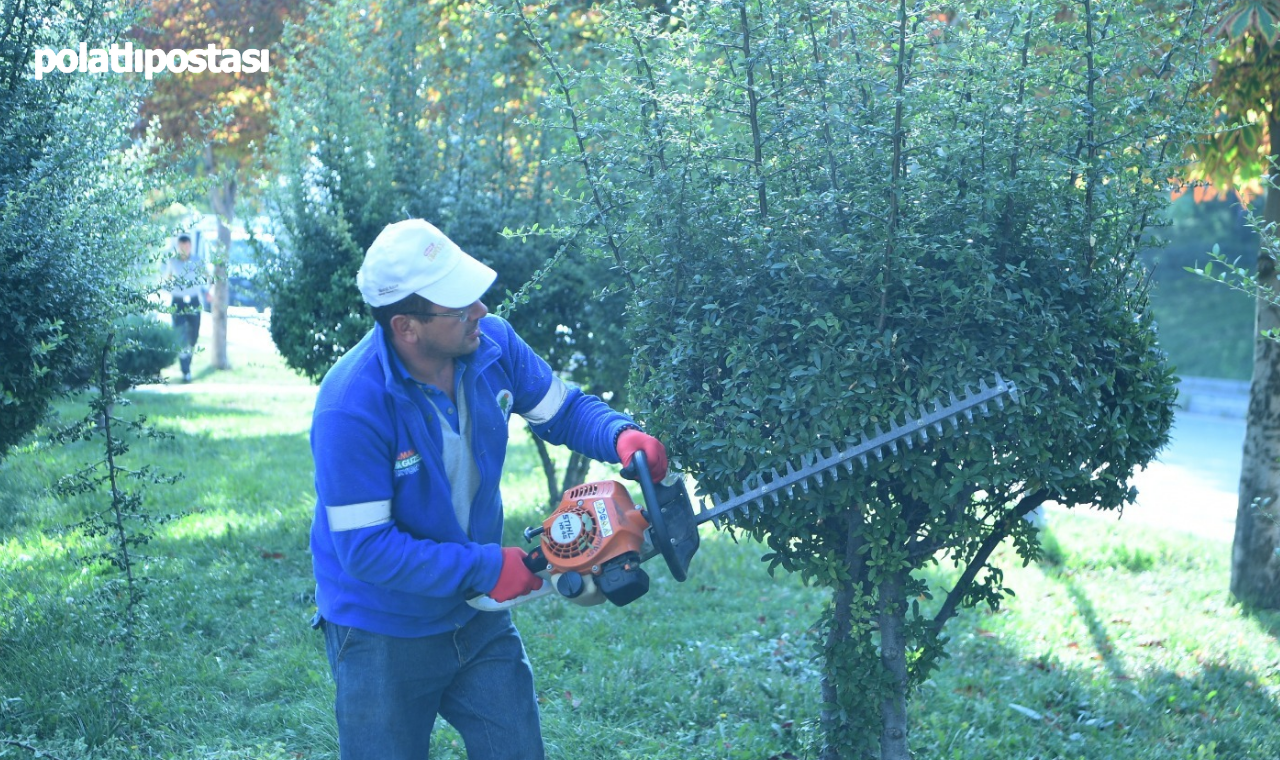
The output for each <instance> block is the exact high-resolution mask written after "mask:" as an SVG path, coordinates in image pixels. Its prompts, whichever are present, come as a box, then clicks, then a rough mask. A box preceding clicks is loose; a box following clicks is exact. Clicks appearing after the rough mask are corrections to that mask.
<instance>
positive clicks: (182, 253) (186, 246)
mask: <svg viewBox="0 0 1280 760" xmlns="http://www.w3.org/2000/svg"><path fill="white" fill-rule="evenodd" d="M178 258H180V259H182V260H183V261H186V260H187V259H189V258H191V241H190V240H179V241H178Z"/></svg>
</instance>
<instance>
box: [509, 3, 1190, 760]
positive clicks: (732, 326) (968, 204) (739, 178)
mask: <svg viewBox="0 0 1280 760" xmlns="http://www.w3.org/2000/svg"><path fill="white" fill-rule="evenodd" d="M538 10H539V9H537V8H533V9H530V8H527V7H524V6H516V5H513V6H512V13H513V14H514V15H518V16H520V17H521V18H522V19H523V20H524V21H525V23H526V24H527V25H528V28H529V29H530V33H531V34H533V35H534V36H535V37H536V36H538V35H539V34H540V32H539V29H540V26H539V23H538V21H537V19H538ZM1148 10H1149V9H1141V8H1135V7H1134V6H1132V4H1129V3H1118V2H1106V1H1105V0H1101V1H1098V2H1092V1H1090V2H1084V3H1081V4H1074V5H1072V6H1071V7H1070V8H1064V7H1063V6H1062V5H1061V4H1060V3H1056V2H1054V3H1046V2H1038V1H1036V0H1030V1H1029V2H1018V3H984V2H972V3H961V4H958V5H957V4H928V3H906V2H898V3H892V4H866V3H836V4H834V5H832V4H829V3H822V4H818V3H811V2H806V1H805V0H772V1H764V2H717V3H711V4H701V5H698V6H696V7H694V6H686V7H682V8H681V9H679V10H677V11H674V12H673V14H674V15H672V16H670V17H665V16H659V17H656V18H655V17H653V16H650V15H648V14H644V13H640V12H637V11H636V10H635V9H634V8H632V7H631V6H629V5H628V4H625V3H618V4H613V5H611V6H610V7H609V10H608V24H609V25H610V26H611V32H610V33H609V35H607V36H606V38H605V39H606V40H612V41H615V42H614V43H613V44H612V45H611V49H610V52H611V53H612V55H611V56H610V57H609V58H610V61H611V63H613V65H611V66H609V67H608V68H607V69H605V70H601V69H600V68H599V67H597V68H592V69H591V70H581V69H579V68H577V67H575V66H574V65H573V63H572V61H569V60H566V59H565V58H563V57H559V56H556V55H555V54H554V51H548V56H547V57H548V65H549V66H550V67H552V69H553V71H554V73H555V76H556V81H558V82H559V83H561V85H562V86H561V87H560V90H559V92H560V95H561V106H562V109H563V110H562V115H561V118H560V119H559V121H558V124H559V125H560V126H563V127H565V128H568V129H572V133H571V134H572V135H574V136H576V138H577V140H578V144H579V147H580V152H579V154H578V162H579V165H580V167H581V169H582V173H581V178H582V189H581V192H582V194H583V196H584V197H586V198H587V199H589V200H590V201H591V203H590V204H589V205H588V207H587V209H586V210H585V212H584V213H585V215H586V216H587V217H589V219H590V221H591V222H592V223H593V224H594V230H595V236H594V238H593V239H592V240H593V242H594V244H595V245H596V247H597V248H598V249H599V250H600V251H602V252H603V253H604V254H606V255H610V256H616V257H618V258H619V259H620V260H621V261H623V262H624V263H625V266H626V268H627V270H628V271H629V272H630V274H631V276H632V277H633V278H634V280H635V283H636V289H635V291H634V292H633V294H632V301H631V304H630V306H629V309H628V314H627V323H628V332H627V335H628V336H629V339H630V342H631V343H632V345H633V346H634V347H635V351H636V356H635V361H634V364H633V377H632V379H633V387H632V399H633V404H634V405H635V406H636V407H637V409H638V411H640V413H641V414H642V416H643V418H644V419H645V421H646V423H647V424H648V425H649V427H650V429H651V430H652V431H654V432H655V433H656V434H657V435H659V436H660V437H661V438H662V439H663V440H664V441H665V442H666V443H667V445H668V447H669V449H670V450H671V451H672V452H673V453H674V456H675V457H676V459H677V460H678V462H679V463H680V464H681V465H682V466H683V467H684V468H685V469H686V470H687V471H689V472H691V473H693V474H694V475H695V476H696V477H697V479H698V481H699V485H700V487H701V488H702V489H703V490H704V492H706V493H712V492H714V493H720V494H724V493H727V492H728V490H729V489H730V488H734V489H738V490H741V486H740V484H741V483H742V482H743V481H744V479H748V480H750V481H751V482H756V483H759V482H760V480H759V479H758V477H757V476H756V475H755V474H756V473H769V472H771V471H773V470H775V469H776V470H778V471H785V467H786V465H787V464H788V463H797V464H798V463H799V461H800V459H801V458H802V457H803V456H804V455H806V454H810V453H813V452H816V451H822V452H823V453H825V452H826V451H827V450H829V449H830V447H831V446H833V445H835V446H842V445H844V444H845V443H846V442H850V441H856V440H857V437H858V435H859V434H860V433H863V432H868V434H870V433H869V431H872V430H873V429H875V427H876V426H886V427H887V426H888V425H891V424H894V423H895V422H901V421H902V420H903V417H904V415H908V414H915V413H916V412H917V410H918V409H920V408H921V407H922V406H926V405H927V406H930V407H931V404H932V402H933V400H935V399H941V400H942V401H943V402H944V403H945V401H946V400H947V398H948V394H949V393H952V392H955V393H957V394H959V393H960V392H961V391H962V389H964V388H965V387H973V386H974V385H976V383H977V382H978V380H979V379H980V378H983V377H988V376H990V375H991V374H992V373H993V372H1000V373H1002V374H1003V375H1004V376H1005V377H1006V378H1009V379H1012V380H1014V381H1015V382H1016V383H1017V385H1018V387H1020V388H1021V389H1022V391H1023V402H1022V404H1021V406H1020V407H1018V408H1015V409H1012V410H1008V411H1006V412H1005V413H1004V414H1002V415H1001V416H1000V417H999V419H991V420H986V421H983V420H977V421H975V422H974V423H973V424H972V425H969V426H967V429H966V430H965V431H963V432H962V433H959V434H957V435H954V436H951V437H948V438H945V439H943V440H941V441H938V442H935V443H933V444H931V445H929V446H924V447H917V448H915V449H914V450H905V449H899V450H898V451H897V452H895V453H893V454H892V455H890V452H885V454H886V456H885V458H884V460H883V461H876V460H874V459H873V460H871V463H870V465H869V466H868V467H867V468H866V469H864V470H857V471H855V472H854V473H853V474H852V475H851V476H849V477H842V478H841V479H840V480H838V481H837V482H834V483H832V482H830V481H828V482H827V484H826V485H825V486H823V487H821V488H815V489H813V490H812V491H810V492H808V493H802V492H801V491H800V490H797V491H796V492H795V497H794V498H793V499H784V500H782V503H781V504H778V505H776V506H775V505H773V504H767V505H766V506H765V508H764V509H763V510H760V511H758V512H756V513H754V514H753V515H752V516H750V517H749V518H744V519H742V520H740V521H739V523H738V526H739V527H740V528H741V529H744V530H747V531H749V532H751V533H753V534H755V535H757V536H758V537H760V538H761V539H763V540H765V541H766V542H767V543H768V546H769V549H770V553H769V554H768V556H767V557H766V558H765V559H766V560H767V561H768V562H769V564H770V567H771V568H781V569H785V570H790V571H796V572H800V573H803V574H804V575H805V576H806V577H808V578H809V579H811V580H812V581H813V582H816V583H820V584H823V585H826V586H829V587H830V588H831V589H832V592H833V596H832V603H831V605H830V607H829V608H828V610H827V612H826V614H825V615H824V618H823V630H824V631H825V632H826V637H827V638H826V641H825V644H824V662H825V665H824V675H825V678H824V702H826V703H827V707H828V712H827V713H826V714H825V715H824V724H825V728H826V746H827V751H826V756H827V757H831V758H835V757H859V758H860V757H864V756H866V755H867V754H869V753H873V752H877V751H878V752H879V753H880V756H881V757H885V758H890V757H892V758H901V757H905V756H906V755H907V754H908V751H909V745H908V735H907V728H908V727H907V725H906V711H905V703H906V697H907V695H908V694H909V693H910V691H911V688H912V687H913V686H914V685H917V684H919V683H920V682H921V681H922V680H923V679H924V678H926V677H927V674H928V673H929V672H930V670H931V669H932V668H933V667H934V666H935V665H936V663H937V660H938V658H939V657H940V656H941V655H942V653H943V649H942V646H943V640H944V639H943V637H942V626H943V624H944V623H945V622H946V620H947V619H948V618H949V617H950V616H951V615H953V614H954V613H955V612H956V611H957V610H958V609H960V608H962V607H965V606H969V605H973V604H977V603H987V604H990V605H993V606H995V605H998V604H999V602H1000V599H1001V598H1002V596H1003V595H1004V594H1005V593H1007V590H1006V588H1005V587H1004V585H1003V582H1002V575H1001V573H1000V571H999V570H998V569H997V568H994V567H991V566H989V565H988V564H987V561H988V559H989V558H990V556H991V552H992V551H993V550H994V548H995V547H996V546H997V545H998V544H999V543H1000V542H1001V541H1003V540H1005V539H1010V540H1012V542H1013V544H1014V546H1015V548H1016V549H1017V551H1018V552H1019V553H1020V554H1021V555H1022V556H1024V557H1026V558H1032V557H1034V556H1035V555H1036V553H1037V552H1038V542H1037V535H1036V532H1035V529H1034V528H1033V527H1031V525H1030V524H1029V523H1028V522H1027V521H1025V520H1023V519H1022V518H1023V516H1025V515H1026V514H1028V513H1029V512H1031V511H1032V510H1034V509H1036V508H1037V507H1039V506H1041V505H1042V504H1044V503H1046V502H1049V501H1057V502H1060V503H1063V504H1066V505H1071V506H1078V505H1084V506H1092V507H1095V508H1100V509H1111V510H1116V509H1121V508H1123V506H1124V505H1125V504H1127V503H1129V502H1130V501H1131V500H1132V499H1133V495H1134V492H1133V490H1132V489H1131V488H1130V486H1129V485H1128V482H1127V481H1128V478H1129V477H1130V475H1131V474H1132V473H1133V471H1134V469H1135V468H1137V467H1140V466H1142V465H1144V464H1146V463H1147V462H1149V461H1150V460H1151V459H1152V458H1153V457H1154V455H1155V453H1156V451H1157V450H1158V449H1159V448H1160V447H1161V446H1162V445H1163V444H1164V443H1165V442H1166V440H1167V436H1168V431H1169V427H1170V424H1171V422H1172V414H1173V407H1172V404H1173V399H1174V394H1175V391H1174V385H1173V377H1172V368H1171V367H1170V366H1169V364H1168V363H1167V361H1166V360H1165V359H1164V356H1163V355H1162V354H1161V353H1160V352H1159V350H1158V349H1157V346H1156V336H1155V331H1154V326H1153V325H1152V322H1151V317H1150V314H1149V313H1148V309H1147V283H1146V282H1145V280H1144V274H1143V271H1142V268H1141V266H1140V265H1139V264H1138V263H1136V261H1135V254H1136V252H1137V249H1138V245H1139V241H1140V238H1141V235H1142V232H1143V230H1144V229H1145V227H1146V226H1147V224H1148V222H1150V221H1152V220H1153V217H1154V214H1155V213H1156V212H1157V211H1158V210H1159V209H1161V208H1163V206H1164V205H1165V204H1166V203H1167V199H1168V193H1169V192H1170V190H1171V189H1172V186H1171V184H1170V178H1171V177H1175V176H1177V175H1178V174H1179V172H1180V170H1181V168H1182V167H1181V162H1182V158H1181V156H1182V146H1183V144H1184V143H1185V141H1186V140H1187V139H1189V137H1190V136H1191V135H1193V134H1195V131H1194V130H1195V128H1196V125H1197V117H1196V111H1195V107H1196V105H1197V102H1196V98H1195V95H1194V90H1195V87H1196V85H1197V84H1198V82H1199V81H1200V79H1201V77H1202V76H1203V64H1204V61H1205V59H1206V56H1205V54H1204V50H1203V43H1202V32H1203V30H1204V28H1205V24H1204V22H1203V19H1202V18H1199V17H1197V16H1196V15H1195V13H1194V11H1193V9H1185V10H1183V11H1182V12H1181V13H1169V12H1166V13H1163V14H1158V15H1155V16H1153V15H1151V14H1149V13H1148ZM593 93H594V94H593ZM584 94H585V95H584ZM753 478H754V480H752V479H753ZM764 480H765V481H767V480H768V476H765V478H764ZM938 561H944V562H947V563H949V564H954V565H955V566H956V572H957V573H958V575H957V578H958V580H957V581H956V583H955V585H954V586H953V587H951V588H949V589H941V592H942V598H940V599H937V600H932V601H930V599H931V595H932V593H933V591H934V590H933V589H930V588H929V587H928V586H927V585H926V583H925V581H924V580H923V577H922V575H921V574H920V573H921V571H922V570H923V568H925V567H926V566H928V565H931V564H933V563H935V562H938Z"/></svg>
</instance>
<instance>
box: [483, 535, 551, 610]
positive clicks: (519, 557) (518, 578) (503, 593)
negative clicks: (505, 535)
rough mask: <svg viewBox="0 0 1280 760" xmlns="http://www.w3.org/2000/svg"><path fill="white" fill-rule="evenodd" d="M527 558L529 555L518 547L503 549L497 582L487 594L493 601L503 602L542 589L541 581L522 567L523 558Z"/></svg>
mask: <svg viewBox="0 0 1280 760" xmlns="http://www.w3.org/2000/svg"><path fill="white" fill-rule="evenodd" d="M527 556H529V555H527V554H525V553H524V550H523V549H520V548H519V547H516V546H506V547H503V549H502V570H500V571H499V572H498V582H497V583H496V584H494V587H493V590H492V591H490V592H489V596H490V597H491V598H492V599H493V601H495V602H505V601H508V600H510V599H515V598H516V597H518V596H524V595H525V594H527V593H529V592H530V591H537V590H538V589H540V588H542V579H541V578H539V577H538V576H536V575H534V574H533V573H531V572H529V568H527V567H525V566H524V558H525V557H527Z"/></svg>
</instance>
